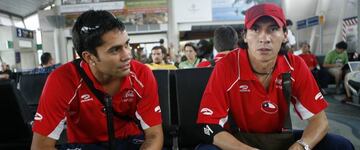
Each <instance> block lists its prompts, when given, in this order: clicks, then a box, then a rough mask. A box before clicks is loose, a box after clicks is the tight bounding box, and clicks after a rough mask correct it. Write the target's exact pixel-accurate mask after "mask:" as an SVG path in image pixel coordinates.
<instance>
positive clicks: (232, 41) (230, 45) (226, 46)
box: [197, 26, 239, 68]
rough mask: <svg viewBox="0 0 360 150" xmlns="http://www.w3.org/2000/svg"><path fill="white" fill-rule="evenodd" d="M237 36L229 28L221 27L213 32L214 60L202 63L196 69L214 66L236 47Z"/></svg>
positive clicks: (232, 29)
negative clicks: (215, 51) (215, 52)
mask: <svg viewBox="0 0 360 150" xmlns="http://www.w3.org/2000/svg"><path fill="white" fill-rule="evenodd" d="M238 40H239V37H238V34H237V32H236V31H235V29H234V28H233V27H231V26H221V27H219V28H217V29H215V31H214V47H215V49H216V50H217V52H218V54H216V56H215V58H214V59H213V60H210V61H203V62H201V63H199V64H198V65H197V67H198V68H202V67H211V66H214V65H215V63H216V62H218V61H219V60H220V59H221V58H222V57H224V56H226V54H227V53H229V52H230V51H231V50H233V49H235V48H237V47H238V45H237V42H238Z"/></svg>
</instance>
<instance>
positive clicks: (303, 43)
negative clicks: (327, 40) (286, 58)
mask: <svg viewBox="0 0 360 150" xmlns="http://www.w3.org/2000/svg"><path fill="white" fill-rule="evenodd" d="M303 45H307V46H308V47H309V48H310V44H309V43H308V42H306V41H304V42H301V43H300V47H303Z"/></svg>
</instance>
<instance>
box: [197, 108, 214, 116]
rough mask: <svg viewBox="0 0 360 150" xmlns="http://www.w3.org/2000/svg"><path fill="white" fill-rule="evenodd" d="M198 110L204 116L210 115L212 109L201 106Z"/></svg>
mask: <svg viewBox="0 0 360 150" xmlns="http://www.w3.org/2000/svg"><path fill="white" fill-rule="evenodd" d="M200 112H201V113H202V114H203V115H206V116H211V115H212V114H213V111H212V110H211V109H209V108H203V109H201V110H200Z"/></svg>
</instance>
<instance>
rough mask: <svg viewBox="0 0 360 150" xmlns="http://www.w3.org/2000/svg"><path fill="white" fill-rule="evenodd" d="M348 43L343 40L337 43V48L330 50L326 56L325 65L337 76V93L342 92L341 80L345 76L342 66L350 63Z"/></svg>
mask: <svg viewBox="0 0 360 150" xmlns="http://www.w3.org/2000/svg"><path fill="white" fill-rule="evenodd" d="M346 49H347V44H346V42H344V41H341V42H339V43H337V44H336V46H335V50H332V51H330V52H328V53H327V54H326V56H325V60H324V64H323V67H324V68H327V69H328V72H329V73H330V74H331V75H332V76H333V77H334V78H335V84H336V93H338V94H340V93H341V90H340V81H341V80H342V77H343V71H342V67H343V66H344V65H345V64H347V63H348V60H349V59H348V55H347V53H346Z"/></svg>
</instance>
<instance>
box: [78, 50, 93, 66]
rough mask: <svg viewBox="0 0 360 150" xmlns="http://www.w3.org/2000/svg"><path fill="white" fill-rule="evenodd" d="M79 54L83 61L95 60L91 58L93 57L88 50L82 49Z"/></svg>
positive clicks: (91, 61)
mask: <svg viewBox="0 0 360 150" xmlns="http://www.w3.org/2000/svg"><path fill="white" fill-rule="evenodd" d="M81 56H82V58H83V59H84V60H85V62H86V63H88V64H91V63H93V62H95V60H93V58H92V54H91V53H90V52H89V51H83V52H82V53H81Z"/></svg>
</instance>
